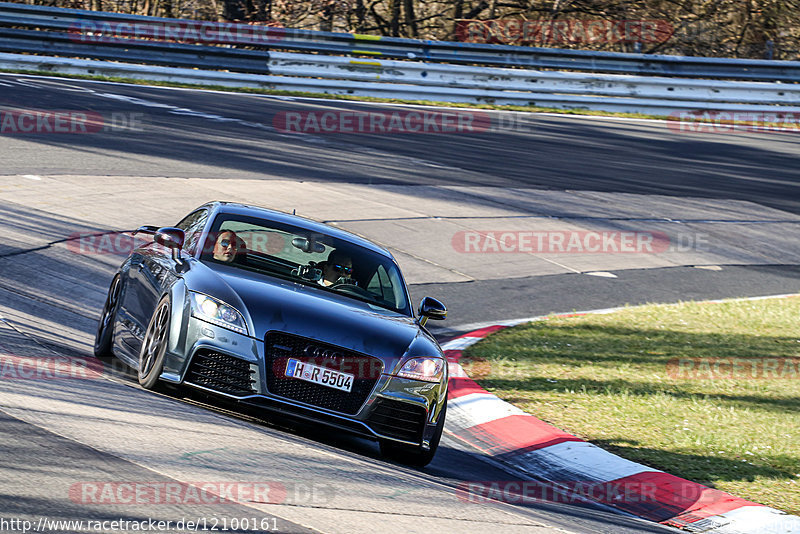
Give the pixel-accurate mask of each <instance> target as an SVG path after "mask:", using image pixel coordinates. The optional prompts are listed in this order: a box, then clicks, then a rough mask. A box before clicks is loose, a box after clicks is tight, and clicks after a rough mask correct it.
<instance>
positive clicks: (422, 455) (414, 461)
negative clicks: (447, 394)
mask: <svg viewBox="0 0 800 534" xmlns="http://www.w3.org/2000/svg"><path fill="white" fill-rule="evenodd" d="M445 415H447V401H445V403H444V406H442V411H441V413H440V414H439V421H438V422H437V423H436V431H435V432H434V434H433V437H432V438H431V447H430V449H427V450H426V449H423V448H422V447H420V446H416V447H415V446H413V445H404V444H402V443H397V442H396V441H391V440H388V439H383V440H381V441H380V442H379V443H380V446H381V454H382V455H383V456H384V457H385V458H388V459H390V460H394V461H396V462H399V463H402V464H406V465H411V466H414V467H425V466H426V465H428V464H429V463H431V460H433V456H434V455H435V454H436V449H438V448H439V440H440V439H441V438H442V432H443V431H444V419H445Z"/></svg>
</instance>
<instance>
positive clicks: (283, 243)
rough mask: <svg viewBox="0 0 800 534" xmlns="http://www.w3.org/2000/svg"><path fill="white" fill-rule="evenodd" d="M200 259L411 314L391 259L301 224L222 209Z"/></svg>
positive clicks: (400, 280) (403, 285)
mask: <svg viewBox="0 0 800 534" xmlns="http://www.w3.org/2000/svg"><path fill="white" fill-rule="evenodd" d="M200 259H201V261H203V262H205V263H209V264H214V263H224V264H228V265H230V266H233V267H238V268H241V269H246V270H249V271H255V272H259V273H263V274H268V275H272V276H278V277H280V278H284V279H289V280H292V281H294V282H298V283H302V284H306V285H309V286H313V287H315V288H318V289H319V290H320V291H333V292H336V293H339V294H342V295H345V296H347V297H350V298H354V299H357V300H361V301H364V302H367V303H369V304H371V305H373V306H378V307H380V308H384V309H388V310H392V311H395V312H398V313H402V314H404V315H410V304H409V302H408V297H407V293H406V288H405V283H404V282H403V278H402V276H401V275H400V270H399V269H398V267H397V265H396V264H395V263H394V262H393V261H392V260H391V258H387V257H386V256H383V255H382V254H378V253H375V252H373V251H371V250H369V249H366V248H364V247H361V246H358V245H355V244H353V243H351V242H349V241H345V240H342V239H339V238H336V237H332V236H329V235H325V234H320V233H316V232H312V231H310V230H306V229H303V228H299V227H295V226H291V225H286V224H282V223H278V222H274V221H266V220H263V219H257V218H250V217H242V216H236V215H228V214H223V215H220V216H219V217H217V219H216V220H215V221H214V224H213V226H212V228H211V231H210V232H209V235H208V239H207V240H206V243H205V246H204V247H203V250H202V253H201V256H200Z"/></svg>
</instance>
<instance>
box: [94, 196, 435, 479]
mask: <svg viewBox="0 0 800 534" xmlns="http://www.w3.org/2000/svg"><path fill="white" fill-rule="evenodd" d="M136 233H139V234H144V235H148V236H152V237H148V238H147V239H146V240H145V243H144V244H142V245H141V246H139V247H138V248H136V249H134V250H133V251H132V253H131V254H130V255H129V256H128V257H127V258H126V259H125V261H124V263H123V264H122V266H121V267H120V268H119V270H118V271H117V273H116V274H115V275H114V278H113V280H112V281H111V286H110V288H109V291H108V297H107V299H106V302H105V306H104V308H103V312H102V315H101V318H100V321H99V325H98V329H97V336H96V340H95V347H94V350H95V354H96V355H97V356H98V357H99V358H106V357H110V356H112V355H113V356H117V357H118V358H120V359H121V360H122V361H124V362H125V363H127V364H128V365H130V366H131V367H133V368H134V369H136V370H137V371H138V378H139V382H140V383H141V385H142V386H143V387H144V388H147V389H151V388H154V387H156V386H157V385H158V384H159V382H160V381H163V382H170V383H174V384H183V385H186V386H190V387H192V388H198V389H200V390H203V391H205V392H207V393H211V394H215V395H220V396H223V397H226V398H228V399H233V400H235V401H237V402H240V403H243V404H247V405H249V406H255V407H258V408H263V409H265V410H270V411H272V412H278V413H280V414H284V415H287V416H290V417H297V418H301V419H305V420H311V421H314V422H319V423H324V424H326V425H329V426H331V427H334V428H336V429H339V430H343V431H347V432H352V433H356V434H360V435H362V436H366V437H368V438H371V439H374V440H377V441H378V442H379V443H380V447H381V452H382V454H383V455H385V456H387V457H390V458H392V459H395V460H398V461H401V462H404V463H407V464H411V465H418V466H423V465H426V464H428V463H429V462H430V461H431V459H432V458H433V455H434V453H435V452H436V448H437V446H438V443H439V438H440V436H441V434H442V428H443V426H444V420H445V412H446V406H447V380H448V372H447V363H446V360H445V358H444V356H443V353H442V350H441V348H440V347H439V345H438V344H437V342H436V340H435V339H434V337H433V336H432V335H431V334H430V333H429V332H428V330H427V329H426V328H425V324H426V321H427V320H428V319H439V320H440V319H444V318H445V316H446V313H447V312H446V309H445V307H444V306H443V305H442V304H441V303H440V302H438V301H437V300H435V299H433V298H430V297H426V298H424V299H422V301H421V303H420V305H419V309H418V313H417V315H416V316H415V314H414V312H413V311H412V307H411V300H410V297H409V293H408V289H407V287H406V284H405V281H404V280H403V276H402V274H401V272H400V269H399V268H398V266H397V263H396V261H395V260H394V258H393V257H392V255H391V254H390V253H389V252H388V251H386V250H384V249H383V248H381V247H379V246H377V245H375V244H373V243H370V242H369V241H367V240H365V239H362V238H360V237H358V236H355V235H353V234H350V233H348V232H345V231H343V230H340V229H337V228H333V227H330V226H327V225H324V224H322V223H319V222H316V221H312V220H309V219H305V218H302V217H298V216H295V215H289V214H286V213H282V212H278V211H272V210H268V209H264V208H258V207H253V206H246V205H242V204H233V203H226V202H212V203H209V204H206V205H203V206H201V207H199V208H198V209H196V210H194V211H193V212H191V213H190V214H189V215H187V216H186V217H185V218H184V219H183V220H182V221H181V222H180V223H178V224H177V225H176V226H175V227H163V228H157V227H154V226H143V227H141V228H139V230H137V231H136Z"/></svg>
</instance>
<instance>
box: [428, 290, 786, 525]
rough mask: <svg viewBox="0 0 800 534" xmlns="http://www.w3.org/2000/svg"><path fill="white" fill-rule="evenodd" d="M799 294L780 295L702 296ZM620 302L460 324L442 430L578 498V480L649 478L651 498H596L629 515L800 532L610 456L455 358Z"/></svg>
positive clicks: (776, 516) (782, 520) (450, 349)
mask: <svg viewBox="0 0 800 534" xmlns="http://www.w3.org/2000/svg"><path fill="white" fill-rule="evenodd" d="M797 296H798V295H796V294H784V295H770V296H763V297H750V298H739V299H721V300H710V301H706V302H712V303H719V302H736V301H755V300H765V299H776V298H790V297H797ZM620 309H622V308H607V309H602V310H589V311H580V312H573V313H566V314H558V315H549V316H538V317H530V318H526V319H516V320H510V321H506V322H503V323H500V324H491V325H489V324H480V325H466V326H464V327H462V328H461V331H463V330H467V329H471V331H470V332H469V333H467V334H464V335H462V336H459V337H457V338H455V339H453V340H451V341H449V342H447V343H444V344H443V345H442V349H443V350H444V353H445V356H446V357H447V360H448V365H449V368H450V391H449V394H448V418H447V425H446V426H445V432H446V434H447V435H448V436H449V437H451V438H453V439H454V440H456V441H458V442H461V443H464V444H466V445H467V446H469V447H470V448H473V449H475V450H477V451H479V452H480V453H481V454H482V455H485V456H487V457H488V458H489V459H490V460H491V461H492V463H499V464H501V465H503V466H505V467H508V468H510V469H511V470H512V471H513V472H517V473H524V474H526V475H528V476H530V477H531V478H532V479H534V480H544V481H545V482H546V483H552V484H553V486H554V488H556V489H560V490H561V491H562V492H569V491H572V492H573V493H576V499H575V502H582V501H584V500H585V497H586V495H587V494H586V493H581V494H579V495H578V494H577V491H576V489H575V488H576V485H581V484H582V485H586V484H589V485H592V484H600V485H602V484H606V485H617V486H628V487H631V486H632V487H640V488H641V487H644V485H647V486H648V487H649V488H650V494H649V497H651V498H644V497H648V495H644V496H643V495H635V496H634V497H639V498H633V499H618V500H609V499H602V500H601V501H600V502H599V504H600V505H602V506H603V507H606V508H611V509H614V510H616V511H618V512H620V513H623V514H626V515H633V516H636V517H640V518H642V519H646V520H650V521H654V522H658V523H661V524H664V525H669V526H673V527H678V528H682V529H685V530H688V531H690V532H707V533H713V534H742V533H746V532H758V533H761V534H778V533H780V534H794V533H797V534H800V517H798V516H793V515H789V514H786V513H785V512H782V511H780V510H777V509H775V508H770V507H768V506H764V505H761V504H758V503H754V502H750V501H747V500H745V499H742V498H739V497H736V496H734V495H730V494H728V493H725V492H722V491H719V490H716V489H713V488H709V487H706V486H703V485H701V484H697V483H695V482H691V481H688V480H684V479H681V478H678V477H676V476H673V475H670V474H668V473H665V472H663V471H659V470H656V469H653V468H650V467H647V466H644V465H641V464H637V463H635V462H631V461H629V460H625V459H624V458H620V457H618V456H616V455H613V454H611V453H610V452H607V451H605V450H603V449H601V448H599V447H597V446H596V445H593V444H591V443H588V442H586V441H584V440H582V439H580V438H578V437H576V436H573V435H571V434H569V433H567V432H564V431H562V430H560V429H558V428H556V427H554V426H551V425H549V424H547V423H545V422H543V421H541V420H539V419H537V418H536V417H534V416H532V415H529V414H526V413H525V412H523V411H522V410H520V409H519V408H517V407H516V406H513V405H511V404H509V403H507V402H505V401H502V400H500V399H499V398H498V397H496V396H495V395H492V394H490V393H489V392H487V391H486V390H484V389H483V388H482V387H480V386H479V385H478V384H477V383H476V382H475V381H474V380H472V379H471V378H470V377H469V376H468V375H467V374H466V373H465V372H464V370H463V368H462V367H461V365H460V364H459V360H460V359H461V356H462V353H463V351H464V349H466V348H467V347H469V346H471V345H473V344H475V343H477V342H478V341H480V340H481V339H483V338H485V337H486V336H488V335H489V334H491V333H494V332H497V331H500V330H503V329H505V328H508V327H510V326H515V325H519V324H523V323H527V322H532V321H541V320H546V319H547V318H548V317H574V316H581V315H589V314H606V313H612V312H614V311H617V310H620ZM468 327H473V328H468ZM551 491H552V488H551ZM489 493H491V492H489Z"/></svg>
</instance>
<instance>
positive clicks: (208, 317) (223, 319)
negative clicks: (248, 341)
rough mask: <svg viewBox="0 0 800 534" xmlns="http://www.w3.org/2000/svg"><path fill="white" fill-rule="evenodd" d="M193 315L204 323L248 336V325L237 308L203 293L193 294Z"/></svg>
mask: <svg viewBox="0 0 800 534" xmlns="http://www.w3.org/2000/svg"><path fill="white" fill-rule="evenodd" d="M191 295H192V315H193V316H194V317H197V318H198V319H200V320H202V321H206V322H209V323H211V324H215V325H217V326H221V327H222V328H227V329H228V330H233V331H234V332H238V333H240V334H244V335H247V324H246V323H245V322H244V317H242V314H241V313H239V311H238V310H236V308H234V307H233V306H229V305H227V304H225V303H224V302H222V301H221V300H217V299H215V298H211V297H209V296H208V295H203V294H202V293H191Z"/></svg>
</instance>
